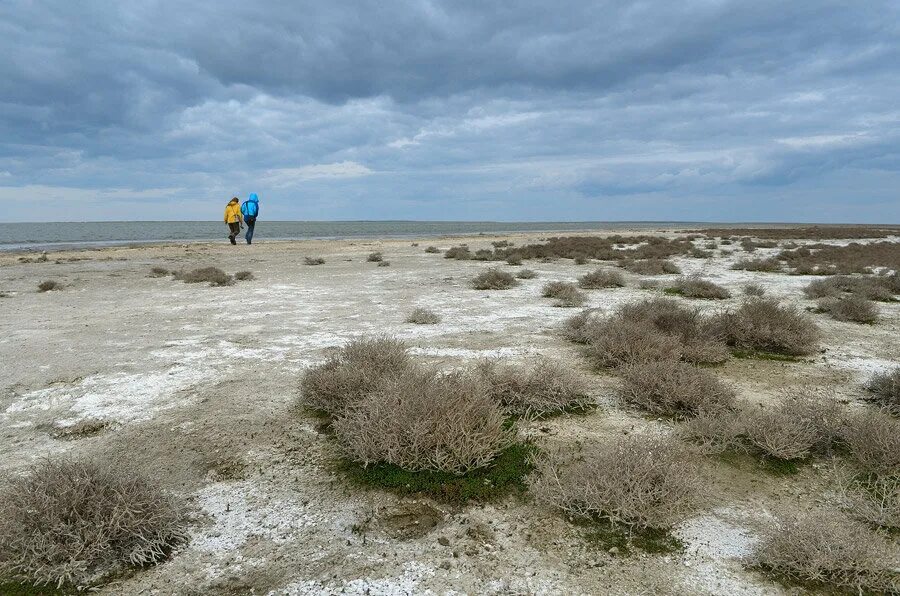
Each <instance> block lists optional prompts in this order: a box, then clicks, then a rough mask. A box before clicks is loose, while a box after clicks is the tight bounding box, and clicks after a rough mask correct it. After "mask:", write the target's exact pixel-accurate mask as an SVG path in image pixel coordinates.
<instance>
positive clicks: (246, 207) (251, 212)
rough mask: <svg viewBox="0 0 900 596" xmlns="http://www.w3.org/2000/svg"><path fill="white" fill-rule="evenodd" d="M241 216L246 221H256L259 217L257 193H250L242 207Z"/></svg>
mask: <svg viewBox="0 0 900 596" xmlns="http://www.w3.org/2000/svg"><path fill="white" fill-rule="evenodd" d="M241 215H243V216H244V219H245V220H246V219H247V218H248V217H252V218H253V219H256V218H257V217H259V197H257V196H256V193H255V192H252V193H250V197H249V198H248V199H247V200H246V201H244V203H243V204H242V205H241Z"/></svg>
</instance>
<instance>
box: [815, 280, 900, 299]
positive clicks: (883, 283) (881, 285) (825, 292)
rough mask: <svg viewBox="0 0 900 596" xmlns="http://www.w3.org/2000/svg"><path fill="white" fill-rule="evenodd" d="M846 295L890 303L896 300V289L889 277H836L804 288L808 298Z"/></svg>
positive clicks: (816, 281)
mask: <svg viewBox="0 0 900 596" xmlns="http://www.w3.org/2000/svg"><path fill="white" fill-rule="evenodd" d="M845 293H850V294H856V295H858V296H862V297H863V298H868V299H869V300H880V301H882V302H890V301H892V300H893V299H894V293H895V292H894V288H893V287H892V280H891V278H890V277H889V276H878V277H850V276H847V275H836V276H834V277H829V278H827V279H817V280H815V281H812V282H810V283H809V285H807V286H806V287H805V288H803V294H804V295H806V297H807V298H812V299H815V298H837V297H841V296H842V295H843V294H845Z"/></svg>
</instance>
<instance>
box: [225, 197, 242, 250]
mask: <svg viewBox="0 0 900 596" xmlns="http://www.w3.org/2000/svg"><path fill="white" fill-rule="evenodd" d="M225 223H227V224H228V231H229V232H231V233H230V234H228V239H229V240H231V243H232V244H237V242H236V241H235V240H234V239H235V238H236V237H237V235H238V234H240V233H241V229H242V228H243V227H244V218H243V217H241V206H240V201H239V200H238V198H237V197H234V198H233V199H231V200H230V201H228V204H227V205H225Z"/></svg>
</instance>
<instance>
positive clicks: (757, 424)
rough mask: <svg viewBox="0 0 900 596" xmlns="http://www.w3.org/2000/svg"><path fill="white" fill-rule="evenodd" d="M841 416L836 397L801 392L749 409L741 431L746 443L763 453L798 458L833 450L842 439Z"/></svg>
mask: <svg viewBox="0 0 900 596" xmlns="http://www.w3.org/2000/svg"><path fill="white" fill-rule="evenodd" d="M842 418H843V416H842V413H841V410H840V408H839V407H838V405H837V403H836V402H835V401H834V400H832V399H822V398H817V397H815V396H813V395H811V394H802V393H801V394H796V395H792V396H789V397H787V398H786V399H784V400H783V401H782V402H781V403H779V404H778V405H777V406H775V407H774V408H771V409H765V410H756V411H753V412H749V413H746V414H745V415H744V416H743V423H742V433H743V435H744V437H745V439H746V441H747V444H748V445H749V446H750V447H751V448H752V449H754V450H756V451H758V452H759V453H761V454H762V455H765V456H767V457H771V458H775V459H780V460H784V461H789V460H799V459H805V458H807V457H809V456H810V455H814V454H818V455H821V454H828V453H831V451H832V449H833V447H834V445H835V444H836V443H837V442H838V441H839V440H840V439H841V434H842V432H843V428H842V424H843V420H842Z"/></svg>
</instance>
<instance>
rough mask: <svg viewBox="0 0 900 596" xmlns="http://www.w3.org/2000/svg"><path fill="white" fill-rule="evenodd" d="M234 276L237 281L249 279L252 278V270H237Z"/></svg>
mask: <svg viewBox="0 0 900 596" xmlns="http://www.w3.org/2000/svg"><path fill="white" fill-rule="evenodd" d="M234 278H235V279H236V280H238V281H250V280H252V279H253V272H252V271H238V272H237V273H235V274H234Z"/></svg>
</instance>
